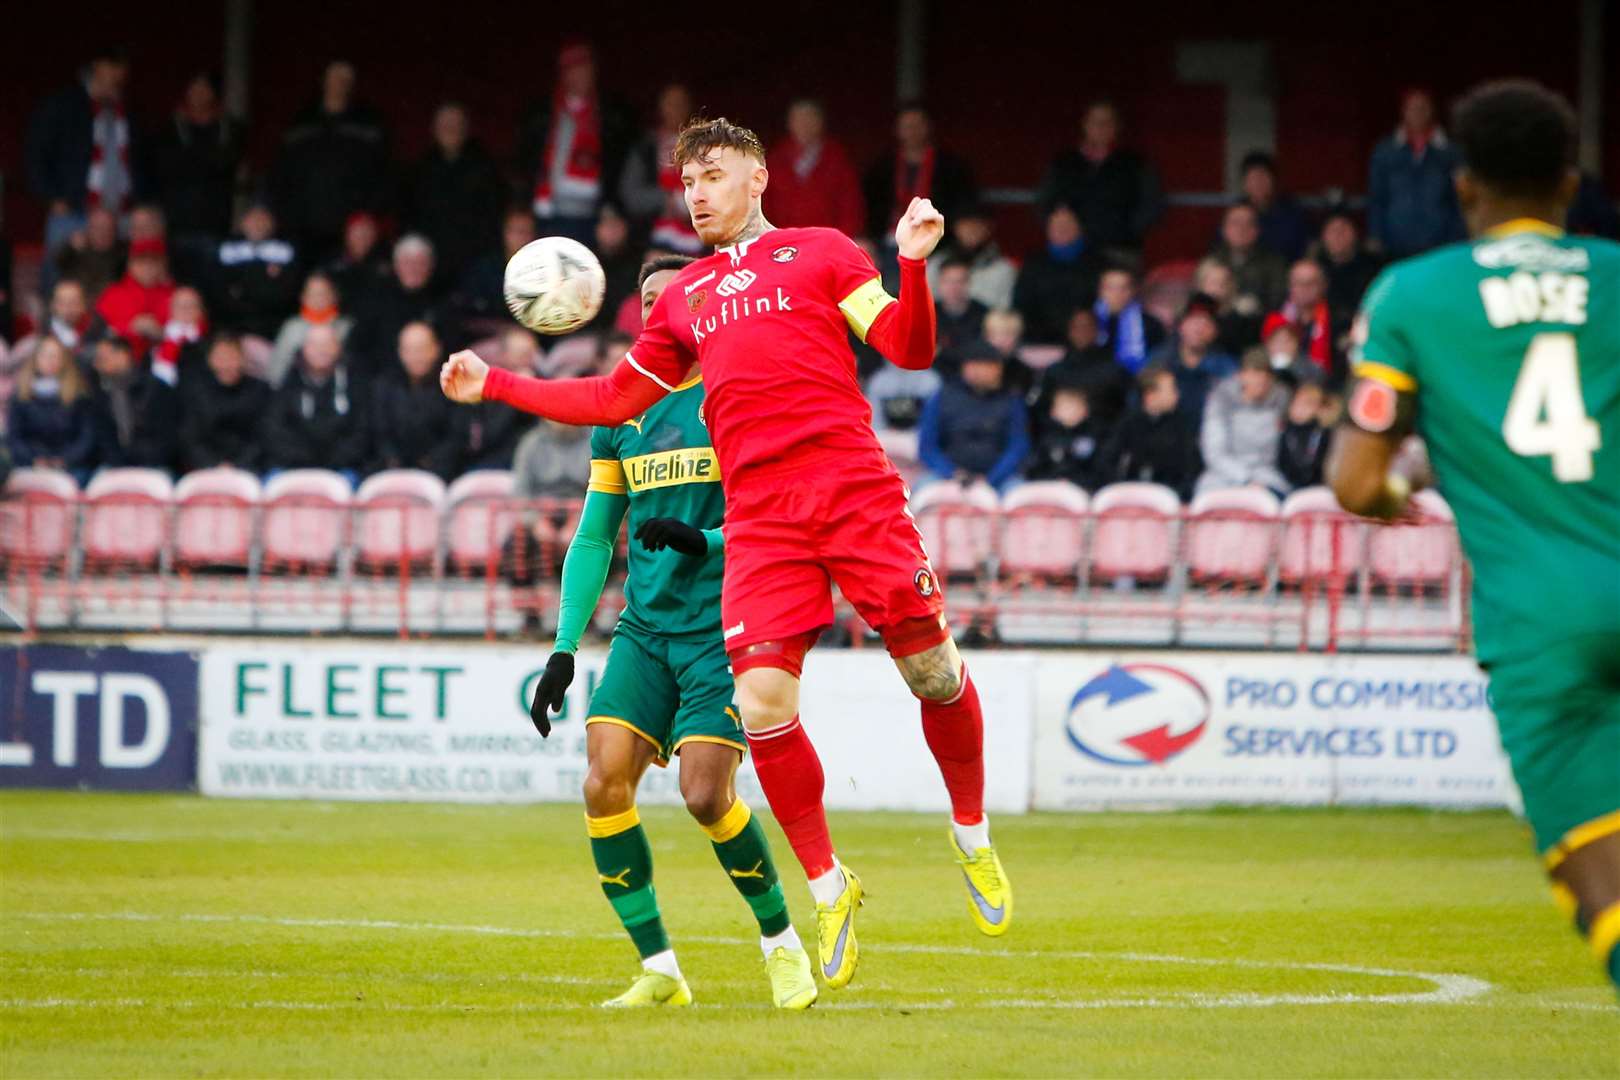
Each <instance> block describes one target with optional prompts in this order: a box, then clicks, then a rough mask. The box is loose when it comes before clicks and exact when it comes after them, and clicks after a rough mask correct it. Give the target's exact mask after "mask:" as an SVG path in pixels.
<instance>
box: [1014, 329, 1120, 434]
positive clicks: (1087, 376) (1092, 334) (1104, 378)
mask: <svg viewBox="0 0 1620 1080" xmlns="http://www.w3.org/2000/svg"><path fill="white" fill-rule="evenodd" d="M1063 385H1069V386H1077V387H1079V388H1080V389H1081V390H1083V391H1084V392H1085V395H1086V404H1087V407H1088V410H1089V411H1090V413H1091V414H1092V415H1093V416H1095V417H1096V418H1097V419H1098V420H1099V421H1101V422H1102V423H1103V424H1105V425H1108V426H1112V425H1113V424H1115V423H1116V422H1117V421H1118V420H1119V418H1120V415H1121V414H1122V413H1123V412H1124V411H1125V399H1126V397H1127V396H1129V393H1130V385H1131V381H1130V376H1129V375H1128V374H1127V373H1126V371H1125V369H1124V368H1122V367H1120V366H1119V363H1118V361H1116V360H1115V359H1114V353H1113V351H1112V350H1111V349H1109V348H1108V347H1107V346H1106V345H1102V344H1100V343H1099V342H1098V340H1097V313H1096V312H1095V311H1093V310H1091V309H1090V308H1086V307H1081V308H1075V309H1074V311H1073V312H1072V313H1070V315H1069V333H1068V342H1067V347H1066V348H1065V349H1064V351H1063V357H1062V359H1060V360H1059V361H1058V362H1057V363H1055V364H1053V365H1052V366H1051V367H1049V368H1047V369H1046V370H1045V371H1043V372H1041V384H1040V393H1039V394H1038V395H1037V397H1036V400H1035V413H1036V415H1038V416H1040V415H1045V414H1046V412H1047V411H1048V410H1049V409H1050V408H1051V404H1052V394H1053V392H1054V391H1055V390H1056V389H1057V387H1059V386H1063Z"/></svg>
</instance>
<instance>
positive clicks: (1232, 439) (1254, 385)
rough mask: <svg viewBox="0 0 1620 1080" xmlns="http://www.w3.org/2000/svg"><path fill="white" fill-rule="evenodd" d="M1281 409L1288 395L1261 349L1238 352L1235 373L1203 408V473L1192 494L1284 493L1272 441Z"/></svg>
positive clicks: (1278, 433) (1285, 486)
mask: <svg viewBox="0 0 1620 1080" xmlns="http://www.w3.org/2000/svg"><path fill="white" fill-rule="evenodd" d="M1287 409H1288V391H1286V390H1284V389H1283V388H1282V387H1281V386H1278V385H1277V377H1276V375H1275V374H1274V373H1273V372H1272V370H1271V360H1270V358H1269V357H1267V356H1266V354H1265V351H1264V350H1261V349H1251V350H1250V351H1249V352H1247V353H1244V354H1243V365H1242V367H1240V368H1239V369H1238V373H1237V374H1236V375H1233V376H1231V377H1229V378H1227V379H1224V380H1222V381H1221V382H1219V383H1217V384H1216V386H1215V389H1214V390H1213V391H1211V392H1210V395H1209V402H1208V403H1207V404H1206V405H1205V407H1204V424H1203V427H1202V428H1201V429H1200V431H1199V442H1200V444H1201V448H1202V450H1203V453H1204V474H1203V475H1202V476H1200V477H1199V478H1198V487H1197V492H1196V493H1197V494H1199V495H1202V494H1204V492H1206V491H1220V490H1222V489H1224V488H1235V487H1243V486H1245V485H1250V484H1254V485H1258V486H1260V487H1263V488H1267V489H1269V490H1270V491H1272V492H1273V493H1275V494H1277V495H1279V496H1281V495H1284V494H1286V493H1287V492H1288V481H1287V480H1285V479H1283V476H1282V474H1281V473H1280V472H1278V470H1277V443H1278V441H1279V440H1280V438H1281V435H1282V426H1283V416H1284V414H1285V413H1286V412H1287Z"/></svg>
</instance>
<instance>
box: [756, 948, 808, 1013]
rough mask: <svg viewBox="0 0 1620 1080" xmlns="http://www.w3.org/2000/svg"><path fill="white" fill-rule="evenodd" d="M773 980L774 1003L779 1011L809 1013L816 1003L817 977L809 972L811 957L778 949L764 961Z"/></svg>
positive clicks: (791, 950) (767, 972)
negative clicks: (801, 1010) (807, 1010)
mask: <svg viewBox="0 0 1620 1080" xmlns="http://www.w3.org/2000/svg"><path fill="white" fill-rule="evenodd" d="M765 973H766V974H767V975H769V976H770V977H771V1000H772V1001H774V1002H776V1007H777V1008H778V1009H792V1010H795V1011H797V1010H799V1009H808V1008H809V1007H810V1006H812V1005H814V1004H815V1003H816V995H817V993H818V991H817V990H816V977H815V976H814V975H813V974H811V972H810V954H809V953H807V952H805V951H804V950H803V949H790V948H788V947H787V946H786V945H779V946H777V947H776V948H774V949H772V950H771V955H769V956H767V957H766V958H765Z"/></svg>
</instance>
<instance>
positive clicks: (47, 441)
mask: <svg viewBox="0 0 1620 1080" xmlns="http://www.w3.org/2000/svg"><path fill="white" fill-rule="evenodd" d="M6 445H7V447H8V448H9V449H10V451H11V463H12V464H13V465H14V466H16V467H17V468H19V469H21V468H35V469H61V470H63V471H65V472H68V473H71V474H72V475H73V478H74V479H75V480H76V481H78V483H79V484H80V486H83V485H84V484H85V483H86V482H88V481H89V479H90V471H91V469H93V468H94V467H95V462H96V429H95V423H94V422H93V421H92V420H91V417H90V388H89V386H88V385H87V383H86V380H85V377H84V371H83V369H82V368H80V367H79V364H78V361H76V360H75V359H74V358H73V353H72V352H71V351H70V350H69V349H68V347H67V346H66V345H64V344H62V342H60V341H58V340H57V339H56V338H54V337H51V336H49V335H47V336H45V337H44V338H42V339H41V340H40V342H39V345H38V347H37V348H35V349H34V351H33V354H32V355H31V356H29V357H28V359H26V360H24V361H23V363H22V366H21V367H20V368H19V369H18V371H17V387H16V391H15V393H14V394H13V396H12V399H11V404H10V406H9V407H8V408H7V410H6Z"/></svg>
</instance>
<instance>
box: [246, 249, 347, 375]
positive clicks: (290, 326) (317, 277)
mask: <svg viewBox="0 0 1620 1080" xmlns="http://www.w3.org/2000/svg"><path fill="white" fill-rule="evenodd" d="M312 326H330V327H331V328H332V329H333V330H336V331H337V336H338V341H339V342H343V341H347V340H348V337H349V331H350V330H351V329H352V328H353V326H354V320H353V319H351V318H349V316H347V315H344V314H343V313H342V311H341V309H340V308H339V306H338V292H337V289H336V287H334V286H333V284H332V279H331V278H329V277H327V276H326V275H325V274H323V273H321V272H320V271H316V272H315V273H313V274H311V275H309V277H307V278H305V279H304V288H303V291H302V292H301V293H300V294H299V297H298V314H296V315H294V316H292V317H291V318H290V319H288V320H287V321H286V322H284V323H282V324H281V330H280V332H279V333H277V334H276V343H275V345H274V347H273V348H271V350H270V366H269V368H268V369H267V370H266V372H265V378H266V380H268V381H269V383H270V385H272V386H279V385H281V380H282V379H284V378H286V376H287V372H288V370H289V369H290V368H291V367H292V366H293V364H294V363H295V362H296V361H297V359H298V354H299V352H300V351H302V350H303V348H304V338H305V337H307V336H308V335H309V330H310V327H312Z"/></svg>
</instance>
